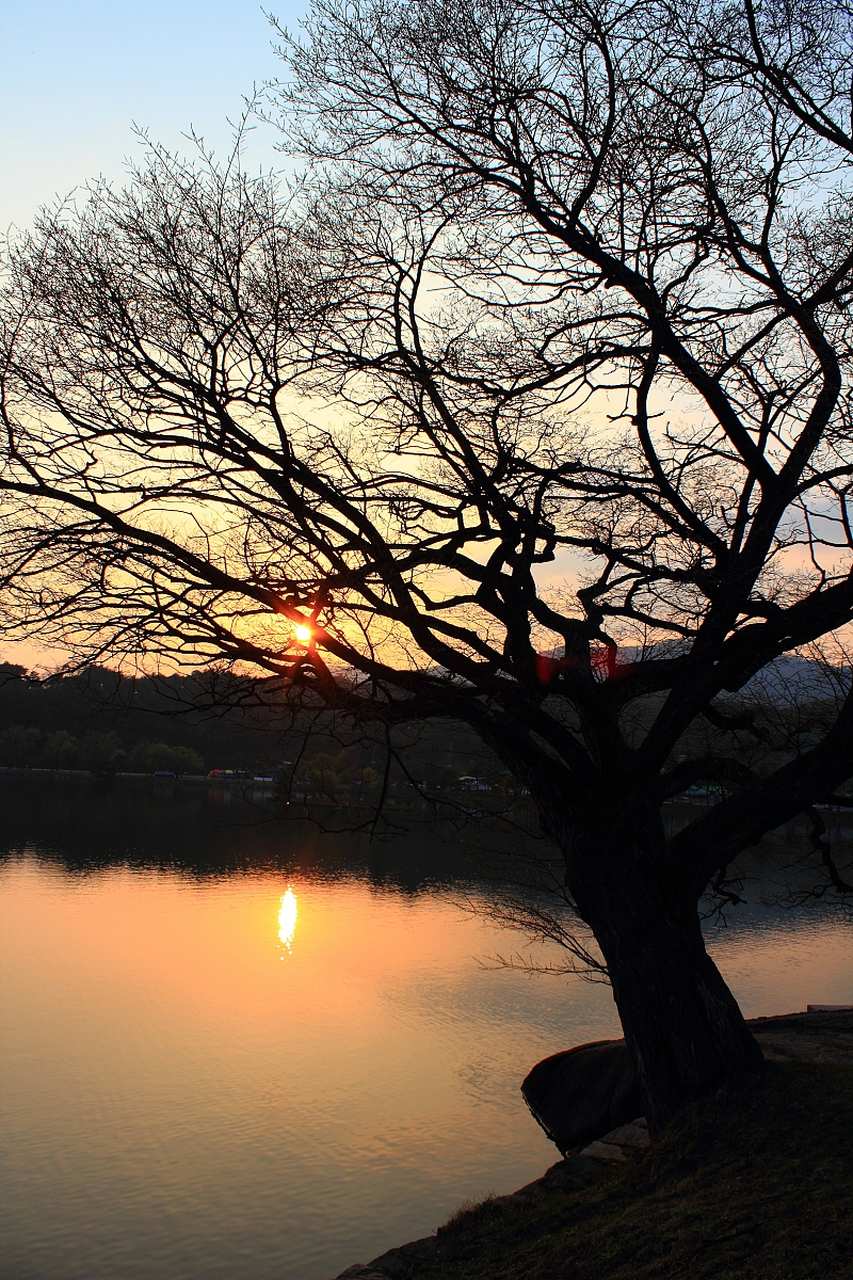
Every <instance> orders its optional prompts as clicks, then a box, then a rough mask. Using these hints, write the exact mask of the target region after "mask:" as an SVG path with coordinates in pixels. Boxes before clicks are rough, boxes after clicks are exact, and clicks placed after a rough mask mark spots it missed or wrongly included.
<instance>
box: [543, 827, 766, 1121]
mask: <svg viewBox="0 0 853 1280" xmlns="http://www.w3.org/2000/svg"><path fill="white" fill-rule="evenodd" d="M644 810H645V811H644ZM600 817H601V815H600V812H599V829H598V833H597V837H596V838H593V835H592V832H591V831H589V830H588V832H587V833H584V832H580V833H579V832H577V830H576V831H575V833H574V835H573V836H572V838H571V842H570V845H569V847H568V848H567V858H566V861H567V871H568V880H569V887H570V889H571V890H572V893H573V896H574V898H575V901H576V902H577V905H578V907H579V909H580V912H581V914H582V916H583V917H584V919H585V920H586V922H587V923H588V924H589V925H590V927H591V928H592V930H593V932H594V934H595V937H596V939H597V941H598V944H599V946H600V947H601V950H602V953H603V955H604V958H605V960H606V962H607V966H608V970H609V973H610V980H611V983H612V985H613V995H614V998H615V1000H616V1006H617V1008H618V1010H619V1017H620V1019H621V1022H622V1028H623V1031H624V1033H625V1039H626V1041H627V1043H628V1048H629V1050H630V1052H631V1055H632V1058H633V1061H634V1065H635V1068H636V1071H637V1076H638V1079H639V1083H640V1088H641V1091H642V1094H643V1097H644V1100H645V1104H646V1116H647V1118H648V1121H649V1126H650V1128H651V1129H652V1130H653V1131H654V1130H655V1129H659V1128H660V1127H661V1126H662V1125H663V1124H664V1123H665V1122H666V1121H667V1120H668V1119H669V1118H670V1117H671V1116H672V1115H673V1114H674V1112H675V1111H677V1110H678V1108H679V1107H681V1106H682V1105H683V1104H684V1103H685V1102H688V1101H690V1100H691V1099H694V1098H699V1097H702V1096H703V1095H704V1094H707V1093H709V1092H710V1091H712V1090H713V1089H714V1088H715V1087H716V1086H717V1085H719V1084H720V1083H721V1082H722V1081H724V1080H725V1079H726V1078H727V1077H728V1076H731V1075H733V1074H735V1073H737V1072H742V1071H745V1070H750V1069H753V1068H755V1067H757V1066H758V1065H759V1064H760V1063H761V1061H762V1055H761V1050H760V1048H759V1047H758V1044H757V1043H756V1041H755V1039H754V1038H753V1036H752V1034H751V1033H750V1031H749V1028H748V1027H747V1026H746V1023H745V1022H744V1019H743V1015H742V1014H741V1011H740V1009H739V1007H738V1004H737V1001H736V1000H735V998H734V996H733V995H732V994H731V992H730V991H729V989H728V987H727V986H726V984H725V982H724V981H723V978H722V976H721V974H720V972H719V970H718V969H717V966H716V965H715V964H714V962H713V960H712V959H711V957H710V956H709V955H708V953H707V951H706V950H705V943H704V939H703V937H702V930H701V925H700V921H699V913H698V904H697V901H696V894H695V891H691V890H690V889H689V888H686V887H685V886H684V884H680V883H678V880H679V879H683V880H685V881H686V880H689V877H677V876H676V875H675V874H674V873H673V871H672V870H671V869H670V868H669V867H668V865H667V864H666V862H665V860H664V858H663V848H664V839H663V827H662V823H661V819H660V815H659V813H654V812H653V811H650V810H648V809H646V808H645V806H643V805H640V806H637V808H636V809H635V811H634V813H633V814H632V813H626V812H625V811H624V809H623V811H622V813H621V814H619V813H617V814H616V815H615V819H614V817H612V816H611V818H610V819H609V820H608V819H605V821H604V827H605V830H604V831H602V830H601V821H600Z"/></svg>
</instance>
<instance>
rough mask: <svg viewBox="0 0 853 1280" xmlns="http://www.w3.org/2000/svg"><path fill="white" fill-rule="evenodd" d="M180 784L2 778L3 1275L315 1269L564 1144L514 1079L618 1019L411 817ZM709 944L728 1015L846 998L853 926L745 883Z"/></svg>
mask: <svg viewBox="0 0 853 1280" xmlns="http://www.w3.org/2000/svg"><path fill="white" fill-rule="evenodd" d="M256 800H257V801H259V803H255V804H244V803H242V802H241V800H240V799H239V797H236V796H235V795H233V794H232V793H231V792H230V791H229V790H227V789H219V790H215V789H214V790H211V789H208V788H205V787H203V786H198V785H196V786H195V787H194V786H192V785H191V784H161V783H136V784H134V783H132V782H130V781H127V782H125V781H123V780H118V781H116V782H115V783H112V784H105V783H98V782H95V781H92V782H90V783H87V782H85V781H60V780H55V781H50V780H44V781H39V780H37V779H28V778H23V777H12V776H6V777H4V778H2V779H0V801H2V817H0V984H2V989H0V1003H2V1067H0V1072H2V1074H0V1107H1V1108H2V1171H0V1206H1V1207H0V1215H2V1240H0V1276H2V1277H3V1278H4V1280H93V1278H94V1277H109V1278H110V1280H329V1278H330V1277H332V1276H334V1275H336V1274H337V1273H338V1272H339V1271H341V1270H343V1268H344V1267H346V1266H348V1265H349V1264H350V1263H353V1262H358V1261H366V1260H367V1259H368V1258H371V1257H374V1256H375V1255H377V1254H378V1253H380V1252H382V1251H383V1250H384V1249H386V1248H390V1247H391V1246H393V1245H396V1244H401V1243H402V1242H403V1241H405V1240H409V1239H413V1238H415V1237H418V1236H422V1235H425V1234H427V1233H429V1232H431V1231H432V1230H434V1229H435V1227H436V1226H438V1225H439V1224H440V1223H441V1222H443V1221H444V1220H446V1219H447V1217H448V1216H449V1215H450V1214H451V1213H452V1212H453V1210H454V1209H456V1208H457V1207H458V1206H459V1204H460V1203H461V1202H463V1201H464V1200H466V1199H478V1198H482V1197H483V1196H484V1195H486V1194H487V1193H488V1192H494V1193H497V1194H501V1193H504V1192H508V1191H512V1190H514V1189H515V1188H516V1187H518V1186H520V1185H522V1184H523V1183H525V1182H528V1181H530V1180H531V1179H533V1178H535V1177H538V1176H539V1175H540V1174H541V1173H543V1172H544V1170H545V1169H546V1168H547V1167H548V1165H550V1164H552V1163H553V1162H554V1160H555V1159H557V1158H558V1153H557V1151H556V1149H555V1148H554V1147H553V1146H552V1145H551V1144H550V1143H549V1142H548V1141H547V1140H546V1139H545V1137H544V1135H543V1134H542V1133H541V1131H540V1130H539V1128H538V1127H537V1125H536V1123H535V1122H534V1121H533V1119H532V1118H531V1116H530V1115H529V1113H528V1111H527V1109H526V1107H525V1105H524V1103H523V1101H522V1098H521V1095H520V1093H519V1084H520V1082H521V1080H522V1078H523V1077H524V1075H525V1074H526V1072H527V1071H528V1070H529V1069H530V1067H531V1066H532V1065H533V1064H534V1063H535V1062H536V1061H538V1060H539V1059H540V1058H542V1057H543V1056H545V1055H546V1054H548V1053H553V1052H555V1051H557V1050H559V1049H563V1048H567V1047H569V1046H570V1045H572V1044H576V1043H579V1042H582V1041H584V1040H590V1039H596V1038H603V1037H607V1036H613V1035H618V1034H619V1025H618V1020H617V1017H616V1013H615V1009H614V1006H613V1002H612V998H611V996H610V992H609V989H608V988H607V987H605V986H602V985H593V984H591V983H588V982H583V981H580V980H578V979H576V978H572V979H566V978H554V977H546V976H533V977H531V976H528V975H526V974H523V973H519V972H514V971H509V970H506V969H500V968H495V967H491V966H490V965H489V963H488V962H489V958H490V957H494V956H495V955H496V954H498V953H500V954H504V955H505V954H507V953H510V952H513V951H517V950H519V949H522V950H525V951H526V950H527V948H526V946H525V940H524V938H523V937H522V936H520V935H517V936H513V935H512V934H508V933H507V932H506V931H505V930H502V929H500V928H498V926H497V925H495V924H494V923H492V922H491V921H489V920H488V919H485V918H483V917H482V916H478V915H477V913H476V911H474V912H473V913H472V912H471V911H470V910H465V909H464V907H463V905H462V903H461V899H462V898H463V897H464V896H465V895H466V894H467V896H468V898H469V900H470V901H472V902H473V904H474V906H475V907H476V905H477V903H478V902H479V903H480V904H481V905H487V904H488V896H489V892H490V890H489V887H488V885H487V884H485V883H482V884H481V883H479V882H478V881H477V880H476V878H474V879H472V878H471V877H470V875H467V876H466V878H465V880H464V883H463V882H460V881H459V880H458V879H457V878H456V876H457V875H458V871H457V870H456V869H457V868H458V866H459V850H458V848H456V847H454V846H453V845H452V844H448V843H447V842H445V841H442V840H440V839H439V838H438V837H437V836H436V834H435V833H434V832H431V831H430V830H428V829H424V828H420V829H417V830H414V831H412V832H411V833H410V834H407V835H400V836H397V837H395V838H394V839H393V840H390V841H377V840H371V839H370V838H369V836H368V835H367V834H366V833H360V834H353V833H344V834H337V835H328V834H326V835H324V834H321V833H320V832H318V830H317V829H316V828H315V827H314V826H313V825H311V824H309V823H307V822H291V823H282V822H274V821H270V820H269V819H268V816H267V814H266V813H265V811H264V809H263V807H262V800H263V797H256ZM762 883H763V882H762V879H761V875H760V867H758V870H757V871H756V874H755V876H754V879H753V881H752V882H751V884H750V886H749V888H748V890H747V894H746V896H747V898H748V899H749V903H748V905H747V906H745V907H739V908H737V910H736V911H735V912H734V913H733V915H732V920H731V923H730V924H729V926H728V927H726V928H713V929H711V930H710V932H709V945H710V946H711V949H712V951H713V953H714V955H715V958H716V959H717V962H718V963H719V965H720V967H721V969H722V971H723V973H724V975H725V977H726V979H727V980H728V981H729V983H730V984H731V986H732V988H733V989H734V991H735V994H736V995H737V997H738V998H739V1000H740V1001H741V1005H742V1007H743V1009H744V1012H745V1013H746V1014H747V1016H754V1015H757V1014H772V1013H783V1012H787V1011H790V1010H794V1009H801V1008H804V1007H805V1005H806V1004H807V1003H809V1002H812V1003H845V1002H849V1001H850V1000H851V998H853V981H851V975H853V930H852V929H851V927H850V925H849V924H844V923H843V922H842V921H841V920H840V919H839V918H838V917H836V916H835V915H833V914H832V913H831V912H830V911H828V910H822V911H821V910H817V911H799V912H794V911H788V912H783V911H780V910H778V909H773V908H769V907H764V906H762V905H761V903H760V898H761V896H762Z"/></svg>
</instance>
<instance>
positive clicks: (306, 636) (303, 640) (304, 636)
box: [294, 627, 311, 644]
mask: <svg viewBox="0 0 853 1280" xmlns="http://www.w3.org/2000/svg"><path fill="white" fill-rule="evenodd" d="M294 634H295V635H296V639H297V640H298V641H299V643H300V644H308V642H309V640H310V639H311V628H310V627H296V628H295V631H294Z"/></svg>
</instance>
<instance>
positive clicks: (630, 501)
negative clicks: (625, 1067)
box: [0, 0, 853, 1125]
mask: <svg viewBox="0 0 853 1280" xmlns="http://www.w3.org/2000/svg"><path fill="white" fill-rule="evenodd" d="M850 18H851V14H850V9H849V7H848V5H847V4H844V3H842V4H839V3H837V0H836V2H835V3H828V2H826V0H790V2H788V3H783V2H782V0H767V3H765V4H763V5H762V6H761V8H760V9H759V8H755V7H754V6H753V5H752V3H751V0H732V3H730V4H722V3H717V2H716V0H696V2H695V3H693V2H690V3H688V2H687V0H672V3H666V0H639V2H638V3H630V4H628V3H625V4H623V3H621V2H620V0H591V2H590V3H585V2H582V0H581V2H577V3H574V2H573V3H568V2H567V0H548V3H547V4H545V3H544V2H541V3H540V0H456V2H455V3H454V4H452V5H451V4H449V3H447V2H446V0H414V2H413V0H353V2H352V3H346V2H345V0H319V3H317V4H316V7H315V10H314V17H313V19H312V21H311V23H310V24H309V27H308V29H307V34H306V37H305V39H304V41H303V42H302V43H301V44H300V43H297V42H294V41H291V40H290V39H289V38H288V37H287V36H286V35H285V34H284V33H283V37H282V38H283V53H284V56H285V58H286V59H287V61H288V63H289V66H290V78H289V80H288V81H287V82H286V83H285V84H283V85H280V86H274V87H273V88H272V89H271V90H270V97H269V99H268V106H267V111H268V113H273V112H276V111H278V110H279V108H280V110H281V125H282V128H283V129H284V130H285V132H286V135H287V139H288V141H287V146H288V147H289V148H290V149H291V152H292V153H294V152H301V154H302V155H303V156H307V158H308V161H309V163H308V166H307V170H306V175H305V177H304V180H303V181H302V183H301V184H300V185H298V186H296V187H294V188H293V189H292V190H291V191H289V192H288V193H287V198H286V199H285V198H284V196H283V195H282V194H281V192H280V191H278V190H277V188H276V185H275V183H274V182H273V181H271V180H270V179H266V178H257V179H249V178H247V177H246V176H244V175H243V174H241V173H240V172H239V165H238V163H237V161H238V157H237V156H235V157H234V158H233V159H232V163H231V164H230V165H226V166H225V168H224V169H218V168H217V167H216V166H215V165H214V164H213V163H212V161H207V160H205V159H204V158H202V160H201V161H199V162H198V163H196V164H195V165H188V164H185V163H183V162H179V161H178V160H176V159H175V158H174V157H171V156H169V155H167V154H165V153H163V152H160V151H157V150H156V149H155V150H154V151H153V152H152V154H151V156H150V158H149V161H148V163H147V165H146V166H145V167H144V168H143V169H141V170H140V171H139V172H138V173H137V174H136V175H135V178H134V181H133V182H132V183H131V185H130V186H129V188H128V189H127V190H125V191H121V192H115V191H113V190H111V189H109V188H107V187H103V186H100V187H96V188H95V189H94V190H93V191H92V192H91V196H90V199H89V201H88V203H86V204H85V207H83V208H82V209H81V210H80V211H79V212H77V211H75V210H74V209H60V210H59V211H57V212H55V213H54V214H51V215H49V216H45V217H44V219H43V220H42V222H41V223H40V225H39V226H38V227H37V229H36V231H35V232H34V233H33V234H32V235H31V236H29V237H25V238H24V240H23V241H22V242H19V243H18V244H16V245H15V246H13V247H12V250H11V252H10V255H9V262H8V284H7V288H6V292H5V296H4V302H3V310H2V326H3V330H2V331H3V340H2V346H3V357H2V376H3V388H2V390H3V401H2V406H3V422H4V430H5V461H4V469H3V478H2V482H0V483H2V489H3V493H4V507H3V518H4V521H5V527H4V540H3V544H2V545H3V550H2V555H3V558H4V562H5V567H4V575H5V582H6V602H7V609H8V611H9V616H10V618H11V620H12V622H14V623H15V625H18V626H23V627H28V628H30V629H31V630H39V629H40V630H41V632H42V633H43V634H45V635H48V636H51V637H53V638H54V639H55V638H57V637H58V638H60V639H61V640H63V641H64V642H65V643H67V644H69V645H73V646H76V647H77V648H78V649H80V650H81V651H82V650H83V649H86V648H87V647H88V651H89V652H91V653H97V654H99V655H100V654H103V653H109V654H111V655H112V656H113V657H118V656H120V655H121V654H122V653H140V652H146V651H148V652H154V653H157V654H164V653H169V654H171V655H172V658H173V660H179V661H187V662H189V663H196V664H197V663H200V662H203V661H208V660H211V659H214V658H220V659H222V658H225V659H229V660H235V661H238V662H240V663H242V664H244V667H247V668H248V669H251V670H253V671H255V672H257V673H259V678H261V676H263V675H264V674H265V675H266V677H267V678H269V679H270V680H274V681H278V682H279V683H280V685H281V689H282V691H283V692H282V696H285V693H286V695H287V696H289V697H293V698H295V697H297V696H299V694H300V692H303V693H304V692H305V691H309V692H310V694H311V696H312V697H319V698H321V699H322V700H323V701H324V702H325V704H326V705H328V706H330V707H334V708H337V709H339V710H340V711H342V712H345V713H347V714H348V715H351V716H352V717H354V718H355V719H356V720H362V721H366V720H369V719H377V720H380V721H382V722H384V723H385V724H386V725H389V726H393V725H395V724H401V723H404V722H411V721H414V720H418V719H424V718H432V717H449V718H455V719H457V720H461V721H464V722H465V723H467V724H468V725H469V726H471V727H473V729H475V730H476V732H477V733H478V734H479V735H480V736H481V737H482V739H483V740H484V741H485V742H486V743H487V744H489V745H490V746H491V747H492V748H493V749H494V750H495V751H496V752H497V753H498V755H499V756H500V757H501V759H502V760H503V761H504V762H505V764H506V766H507V767H508V768H509V769H511V770H512V771H513V773H514V774H515V775H516V776H517V777H518V778H519V779H521V780H522V782H523V783H524V784H525V785H526V787H527V788H528V789H529V791H530V793H531V795H532V797H533V799H534V801H535V803H536V805H537V806H538V809H539V811H540V813H541V815H542V820H543V823H544V825H545V826H546V828H547V830H548V831H549V832H550V834H551V835H552V837H553V839H554V840H555V841H556V842H557V844H558V845H559V847H560V849H561V851H562V855H563V859H564V866H565V883H566V888H567V892H568V894H569V895H570V897H571V900H572V901H573V902H574V904H575V905H576V907H577V909H578V911H579V913H580V915H581V916H582V917H583V919H584V920H585V921H586V922H587V924H588V925H589V927H590V928H591V930H592V932H593V933H594V935H595V938H596V940H597V943H598V945H599V947H600V949H601V952H602V954H603V957H604V960H605V962H606V965H607V971H608V974H609V977H610V980H611V982H612V985H613V991H614V996H615V999H616V1003H617V1006H618V1009H619V1013H620V1017H621V1019H622V1025H623V1027H624V1030H625V1035H626V1037H627V1040H628V1043H629V1045H630V1048H631V1051H632V1054H633V1058H634V1061H635V1063H636V1066H637V1070H638V1074H639V1078H640V1081H641V1085H642V1088H643V1091H644V1095H645V1097H646V1100H647V1107H648V1114H649V1118H650V1120H651V1122H652V1124H653V1125H658V1124H659V1123H660V1122H661V1121H662V1120H663V1119H665V1118H666V1117H667V1116H668V1115H669V1114H670V1113H671V1112H672V1110H673V1109H674V1108H675V1107H677V1106H678V1105H679V1104H680V1103H681V1102H682V1101H683V1100H684V1099H685V1098H688V1097H691V1096H696V1095H698V1094H701V1093H702V1092H703V1091H706V1090H707V1089H709V1088H711V1087H712V1086H714V1085H715V1084H716V1083H718V1082H719V1081H720V1080H721V1079H723V1078H724V1077H725V1076H726V1075H727V1074H729V1073H731V1072H732V1071H736V1070H739V1069H742V1068H744V1067H747V1066H749V1065H751V1064H753V1063H755V1062H756V1061H757V1060H759V1059H760V1053H759V1051H758V1049H757V1047H756V1045H755V1042H754V1041H753V1039H752V1037H751V1035H750V1034H749V1032H748V1030H747V1028H746V1027H745V1025H744V1022H743V1019H742V1017H741V1014H740V1011H739V1009H738V1007H737V1004H736V1002H735V1000H734V999H733V997H732V995H731V994H730V992H729V991H728V989H727V987H726V985H725V983H724V981H723V980H722V978H721V976H720V974H719V973H718V971H717V969H716V967H715V966H714V964H713V963H712V961H711V960H710V958H709V957H708V955H707V954H706V951H705V948H704V945H703V941H702V934H701V930H700V921H699V916H698V911H697V902H698V901H699V899H700V897H701V895H702V893H703V891H704V890H705V889H706V887H707V886H708V885H709V884H713V883H722V881H723V879H724V877H725V873H726V869H727V868H728V867H729V866H730V864H731V862H732V860H733V859H734V858H735V857H736V855H737V854H738V853H739V852H740V851H741V850H743V849H744V848H745V847H747V846H749V845H751V844H753V843H755V842H756V841H758V840H760V838H761V837H762V836H763V835H764V833H766V832H769V831H770V830H772V829H774V828H776V827H777V826H779V825H780V824H782V823H784V822H785V821H786V820H787V819H789V818H791V817H793V816H795V815H797V814H799V813H801V812H803V811H804V810H806V809H808V808H809V807H810V806H813V805H814V804H815V803H817V802H820V801H821V800H827V799H828V798H830V797H831V796H832V795H833V792H834V790H835V788H836V787H838V786H839V785H840V784H843V783H844V782H845V781H846V780H847V779H848V778H849V777H850V776H851V774H853V696H851V695H850V693H849V691H848V686H846V685H845V688H844V690H843V691H842V693H841V695H840V696H839V697H838V700H837V712H836V714H835V715H834V717H833V719H832V721H831V723H829V725H828V727H827V728H826V729H825V730H824V731H822V732H821V734H820V736H819V738H818V740H817V741H811V740H809V742H808V743H807V744H806V745H800V746H798V747H797V749H795V750H792V751H790V752H789V753H788V754H787V755H786V756H785V758H784V760H782V761H781V762H780V761H778V760H777V761H776V762H775V765H774V767H773V768H771V769H769V770H768V769H764V771H762V770H761V769H756V768H753V767H751V765H750V763H749V762H748V760H745V759H743V758H741V756H740V755H739V753H738V752H737V751H736V750H735V751H732V750H717V749H716V747H715V745H714V744H715V743H716V744H719V743H720V742H721V741H723V740H724V739H725V738H726V737H727V736H729V735H733V736H734V739H735V741H739V740H740V739H738V738H737V735H738V734H741V735H743V734H747V735H748V734H749V732H750V719H749V715H748V714H747V713H744V712H742V711H741V713H740V714H735V709H734V707H733V705H732V701H731V695H732V694H733V693H735V692H736V691H738V690H741V689H742V688H743V687H744V686H745V685H746V684H747V683H748V682H749V681H750V679H751V678H752V677H753V676H755V674H756V673H757V672H759V671H760V670H761V669H762V668H764V667H765V666H766V665H767V664H768V663H771V662H772V661H773V660H774V659H776V658H778V657H779V656H780V655H783V654H785V653H786V652H789V651H791V650H794V649H797V648H798V647H801V646H803V645H807V644H809V643H810V642H812V641H815V640H817V639H819V638H821V637H824V638H828V639H829V640H830V641H831V639H832V637H833V636H837V635H839V634H840V633H842V631H843V628H844V627H845V626H847V625H848V624H849V622H850V621H851V619H853V577H851V548H853V531H851V524H850V515H849V510H848V494H849V491H850V486H851V477H853V443H852V442H851V422H850V408H851V406H850V391H849V386H848V385H847V383H846V382H845V370H846V366H847V365H848V364H849V360H850V338H851V325H850V318H849V310H848V305H849V301H850V297H851V287H853V251H851V236H850V230H851V225H853V202H851V189H850V181H849V167H850V164H851V152H853V142H851V131H850V94H851V65H853V64H852V63H851V57H852V55H851V49H853V42H851V39H850V36H851V30H850V27H851V22H850ZM703 724H705V725H710V726H711V727H712V728H713V729H714V731H715V736H713V735H712V736H711V737H708V736H707V735H705V736H704V737H703V735H702V734H701V733H697V726H700V727H701V726H702V725H703ZM752 727H753V729H754V728H755V726H754V725H753V726H752ZM703 742H704V743H705V745H701V743H703ZM708 743H710V745H708ZM697 744H700V745H697ZM700 781H705V782H707V781H713V782H718V783H721V784H724V787H725V792H724V795H723V798H722V799H721V800H720V802H719V803H717V804H715V805H713V806H711V807H708V808H706V809H705V810H704V811H703V812H702V813H701V814H700V815H699V816H698V817H696V818H695V820H693V821H692V822H690V824H689V825H688V826H686V827H684V828H683V829H682V830H680V831H678V832H677V834H675V835H673V836H671V837H670V838H667V837H666V835H665V831H664V824H663V821H662V816H661V814H662V809H661V807H662V805H663V803H664V802H665V801H666V799H667V798H668V797H671V796H673V795H675V794H678V793H679V792H681V791H682V790H683V789H684V788H686V787H688V786H689V785H691V784H693V783H697V782H700ZM824 846H825V847H822V849H821V857H822V858H823V859H824V864H825V868H826V871H827V874H828V875H829V876H830V878H832V877H834V879H835V882H836V885H837V887H839V888H842V889H843V888H844V881H843V879H842V877H841V875H840V873H839V871H838V869H837V867H836V865H835V862H834V861H833V858H832V852H831V849H830V848H829V846H828V845H827V844H826V841H824Z"/></svg>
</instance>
